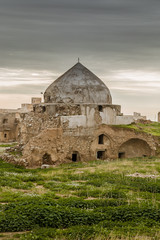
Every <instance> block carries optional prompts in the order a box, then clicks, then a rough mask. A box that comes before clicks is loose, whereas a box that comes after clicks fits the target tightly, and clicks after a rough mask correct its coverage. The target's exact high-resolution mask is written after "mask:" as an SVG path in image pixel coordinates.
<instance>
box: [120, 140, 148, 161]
mask: <svg viewBox="0 0 160 240" xmlns="http://www.w3.org/2000/svg"><path fill="white" fill-rule="evenodd" d="M148 156H151V148H150V146H149V145H148V143H147V142H146V141H144V140H142V139H139V138H132V139H129V140H128V141H126V142H124V143H123V144H122V145H121V146H120V148H119V151H118V157H119V158H135V157H148Z"/></svg>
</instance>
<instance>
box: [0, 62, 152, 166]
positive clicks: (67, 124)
mask: <svg viewBox="0 0 160 240" xmlns="http://www.w3.org/2000/svg"><path fill="white" fill-rule="evenodd" d="M139 119H143V120H145V119H146V118H145V117H143V116H141V115H140V114H138V113H134V115H133V116H130V115H123V114H122V113H121V106H120V105H114V104H112V97H111V94H110V91H109V89H108V88H107V86H106V85H105V84H104V83H103V82H102V81H101V80H100V79H99V78H98V77H97V76H95V75H94V74H93V73H92V72H91V71H89V70H88V69H87V68H86V67H84V66H83V65H82V64H81V63H79V62H78V63H77V64H75V65H74V66H73V67H72V68H71V69H69V70H68V71H67V72H65V73H64V74H63V75H62V76H60V77H59V78H58V79H57V80H55V81H54V82H53V83H52V84H51V85H50V86H49V87H48V88H47V89H46V91H45V93H44V102H43V103H42V102H41V99H39V98H32V103H31V104H22V107H21V108H20V109H17V110H4V109H1V110H0V121H1V125H0V142H11V141H18V142H19V143H20V144H22V145H23V156H22V158H23V160H24V162H25V165H26V166H27V167H37V166H41V165H42V164H49V165H54V164H60V163H64V162H72V161H73V162H76V161H89V160H96V159H97V160H99V159H116V158H124V157H126V158H127V157H128V158H129V157H145V156H153V155H154V154H155V141H154V139H153V136H151V135H148V134H145V133H138V132H135V131H133V130H129V129H124V128H118V127H117V126H116V125H120V124H130V123H133V122H135V121H137V120H139Z"/></svg>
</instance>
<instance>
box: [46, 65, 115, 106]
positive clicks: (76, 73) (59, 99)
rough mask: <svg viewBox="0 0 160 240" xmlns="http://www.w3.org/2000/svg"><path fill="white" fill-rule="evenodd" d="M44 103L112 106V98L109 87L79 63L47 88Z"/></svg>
mask: <svg viewBox="0 0 160 240" xmlns="http://www.w3.org/2000/svg"><path fill="white" fill-rule="evenodd" d="M44 102H45V103H66V104H68V103H74V104H80V103H81V104H82V103H86V104H93V103H95V104H112V97H111V94H110V91H109V89H108V88H107V86H106V85H105V84H104V83H103V82H102V81H101V80H100V79H99V78H98V77H97V76H96V75H95V74H93V73H92V72H91V71H89V70H88V69H87V68H86V67H84V66H83V65H82V64H81V63H79V62H78V63H77V64H76V65H74V66H73V67H72V68H71V69H69V70H68V71H67V72H66V73H64V74H63V75H62V76H60V77H59V78H58V79H57V80H56V81H54V82H53V83H52V84H51V85H50V86H49V87H48V88H47V90H46V91H45V93H44Z"/></svg>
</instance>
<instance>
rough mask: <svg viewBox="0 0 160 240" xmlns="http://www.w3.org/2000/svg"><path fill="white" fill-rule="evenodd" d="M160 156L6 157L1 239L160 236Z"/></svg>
mask: <svg viewBox="0 0 160 240" xmlns="http://www.w3.org/2000/svg"><path fill="white" fill-rule="evenodd" d="M159 206H160V158H143V159H128V160H126V159H122V160H115V161H112V162H107V161H94V162H89V163H81V162H79V163H71V164H64V165H61V166H57V167H54V168H50V169H43V170H41V169H23V168H21V167H18V166H13V165H10V164H7V163H4V162H3V161H0V232H1V233H0V239H22V240H30V239H38V240H41V239H42V240H44V239H57V240H58V239H62V240H65V239H66V240H71V239H74V240H87V239H97V240H102V239H114V240H115V239H124V240H126V239H137V240H138V239H140V240H142V239H143V240H150V239H154V240H155V239H157V240H158V239H160V231H159V229H160V209H159Z"/></svg>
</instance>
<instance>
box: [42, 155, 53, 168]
mask: <svg viewBox="0 0 160 240" xmlns="http://www.w3.org/2000/svg"><path fill="white" fill-rule="evenodd" d="M42 164H48V165H52V158H51V155H50V154H48V153H45V154H44V155H43V157H42Z"/></svg>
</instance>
